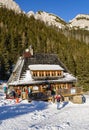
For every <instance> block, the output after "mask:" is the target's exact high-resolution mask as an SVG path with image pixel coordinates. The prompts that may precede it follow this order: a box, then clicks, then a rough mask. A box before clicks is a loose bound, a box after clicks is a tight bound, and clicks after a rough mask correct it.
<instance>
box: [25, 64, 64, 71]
mask: <svg viewBox="0 0 89 130" xmlns="http://www.w3.org/2000/svg"><path fill="white" fill-rule="evenodd" d="M28 67H29V69H30V70H64V69H63V68H62V67H61V66H60V65H49V64H37V65H36V64H35V65H29V66H28Z"/></svg>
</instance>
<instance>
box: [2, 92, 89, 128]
mask: <svg viewBox="0 0 89 130" xmlns="http://www.w3.org/2000/svg"><path fill="white" fill-rule="evenodd" d="M0 130H89V96H88V95H86V103H84V104H73V103H71V102H63V103H61V109H60V110H57V109H56V103H51V102H42V101H39V102H36V101H32V102H31V103H28V101H27V100H23V101H20V103H18V104H17V103H15V100H10V99H8V100H6V99H5V98H4V94H3V91H2V90H0Z"/></svg>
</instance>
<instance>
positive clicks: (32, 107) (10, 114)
mask: <svg viewBox="0 0 89 130" xmlns="http://www.w3.org/2000/svg"><path fill="white" fill-rule="evenodd" d="M47 106H48V103H46V102H44V103H43V102H41V101H39V102H35V101H34V102H31V103H29V104H25V103H23V104H22V103H21V104H15V105H8V106H2V107H0V120H6V119H9V118H14V117H16V116H19V115H23V114H28V113H31V112H34V111H36V110H38V111H39V110H43V109H46V108H47Z"/></svg>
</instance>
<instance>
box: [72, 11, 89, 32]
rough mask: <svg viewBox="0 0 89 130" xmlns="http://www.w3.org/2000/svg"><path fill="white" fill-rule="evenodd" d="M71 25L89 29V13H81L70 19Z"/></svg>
mask: <svg viewBox="0 0 89 130" xmlns="http://www.w3.org/2000/svg"><path fill="white" fill-rule="evenodd" d="M70 27H74V28H76V29H78V28H80V29H85V30H89V15H85V14H79V15H77V16H76V17H75V18H74V19H72V20H71V21H70Z"/></svg>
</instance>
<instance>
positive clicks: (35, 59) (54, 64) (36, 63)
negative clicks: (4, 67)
mask: <svg viewBox="0 0 89 130" xmlns="http://www.w3.org/2000/svg"><path fill="white" fill-rule="evenodd" d="M29 67H30V69H35V70H36V69H37V70H39V69H40V70H41V69H44V70H46V69H47V70H48V69H49V68H50V69H51V70H54V69H57V70H63V72H64V73H66V74H67V75H65V76H64V77H63V78H59V79H58V80H49V82H52V81H53V82H74V81H76V78H75V77H73V76H71V75H70V74H69V73H68V70H67V69H66V67H65V66H64V64H63V63H62V62H61V61H60V60H59V59H58V57H57V55H55V54H42V53H41V54H40V53H39V54H34V55H33V56H30V57H20V58H19V59H18V61H17V63H16V66H15V68H14V70H13V73H12V75H11V76H10V79H9V80H8V85H19V84H21V85H22V84H35V83H40V82H45V81H42V80H41V81H37V80H36V81H35V80H34V79H32V76H31V73H30V69H29ZM68 75H70V78H69V76H68Z"/></svg>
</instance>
